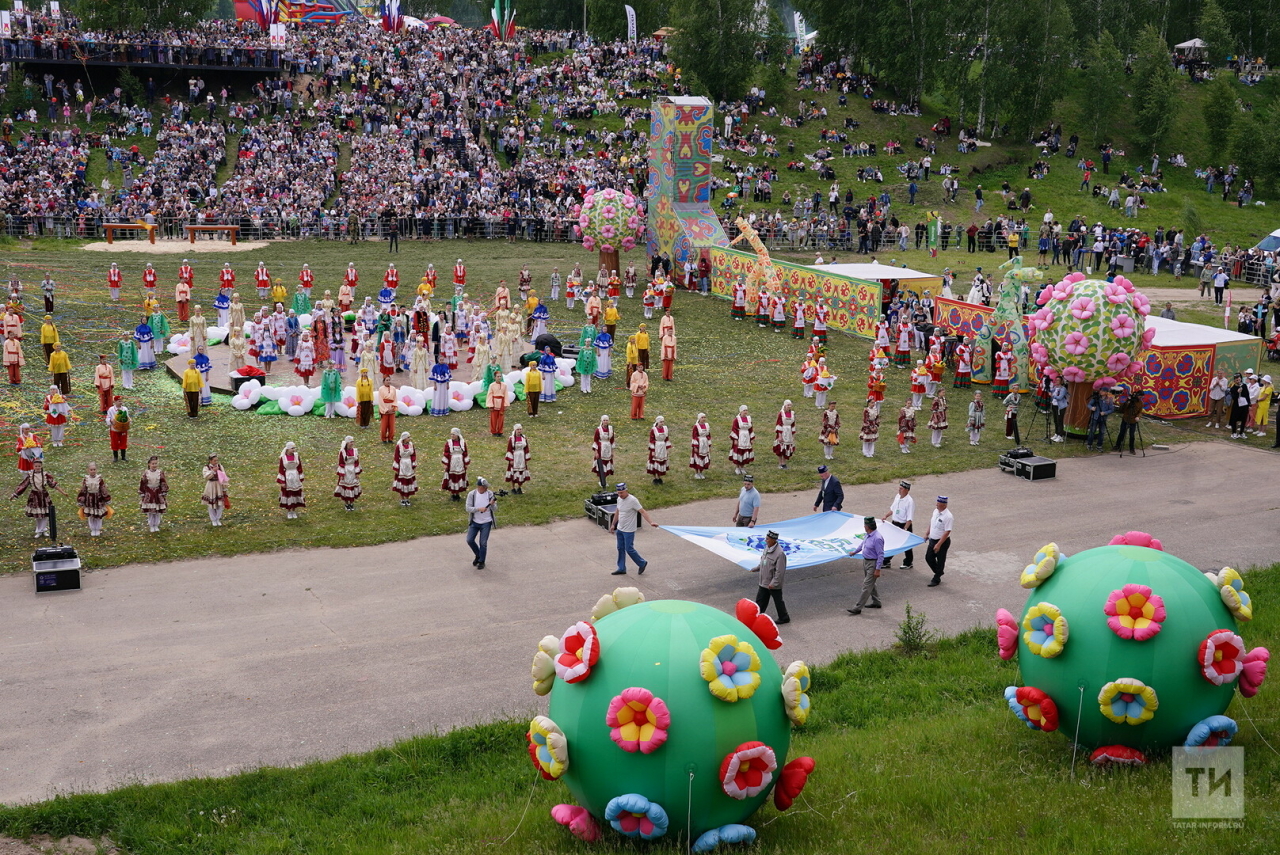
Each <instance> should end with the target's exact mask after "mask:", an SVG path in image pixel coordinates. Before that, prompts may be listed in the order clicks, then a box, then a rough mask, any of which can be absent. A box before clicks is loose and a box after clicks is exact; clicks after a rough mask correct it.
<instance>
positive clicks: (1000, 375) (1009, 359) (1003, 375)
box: [991, 344, 1017, 397]
mask: <svg viewBox="0 0 1280 855" xmlns="http://www.w3.org/2000/svg"><path fill="white" fill-rule="evenodd" d="M999 347H1000V349H999V350H998V351H996V372H995V378H994V379H993V380H992V381H991V393H992V394H993V395H999V396H1001V397H1003V396H1005V395H1007V394H1009V391H1010V389H1011V388H1012V386H1013V381H1014V376H1013V373H1014V369H1013V367H1014V361H1015V360H1016V359H1017V356H1015V355H1014V353H1013V349H1012V348H1010V347H1007V346H1006V345H1003V344H1002V345H1000V346H999Z"/></svg>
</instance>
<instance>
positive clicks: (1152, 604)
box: [1102, 585, 1165, 641]
mask: <svg viewBox="0 0 1280 855" xmlns="http://www.w3.org/2000/svg"><path fill="white" fill-rule="evenodd" d="M1102 611H1103V613H1105V614H1107V615H1109V617H1108V618H1107V626H1109V627H1111V631H1112V632H1114V633H1115V634H1116V635H1118V636H1120V637H1121V638H1124V639H1133V640H1134V641H1146V640H1147V639H1149V638H1154V637H1155V635H1156V633H1158V632H1160V628H1161V625H1162V624H1163V623H1164V618H1165V611H1164V600H1163V599H1161V597H1160V596H1158V595H1157V594H1153V593H1151V589H1150V588H1148V587H1147V586H1146V585H1125V586H1124V587H1123V588H1120V589H1119V590H1116V591H1112V592H1111V596H1109V597H1107V604H1106V605H1105V606H1103V607H1102Z"/></svg>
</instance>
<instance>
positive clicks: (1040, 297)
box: [1036, 288, 1053, 306]
mask: <svg viewBox="0 0 1280 855" xmlns="http://www.w3.org/2000/svg"><path fill="white" fill-rule="evenodd" d="M1051 297H1053V289H1052V288H1041V289H1040V293H1039V294H1037V295H1036V305H1037V306H1043V305H1044V304H1045V303H1047V302H1049V299H1050V298H1051Z"/></svg>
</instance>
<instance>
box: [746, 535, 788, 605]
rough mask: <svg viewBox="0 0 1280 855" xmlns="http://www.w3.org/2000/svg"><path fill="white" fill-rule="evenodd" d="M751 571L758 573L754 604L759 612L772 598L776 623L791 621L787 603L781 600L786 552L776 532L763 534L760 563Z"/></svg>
mask: <svg viewBox="0 0 1280 855" xmlns="http://www.w3.org/2000/svg"><path fill="white" fill-rule="evenodd" d="M751 572H753V573H759V574H760V587H759V589H757V590H756V605H757V606H759V607H760V612H761V613H762V614H763V613H764V611H765V610H766V609H767V608H768V607H769V600H770V599H772V600H773V603H774V605H775V606H777V608H778V620H777V623H778V624H779V625H782V624H784V623H791V616H790V615H788V614H787V604H786V603H784V602H782V578H783V577H784V576H785V575H786V573H787V553H786V552H785V551H784V550H783V549H782V547H781V546H779V545H778V533H777V532H776V531H770V532H769V533H768V534H766V535H765V536H764V551H763V552H761V553H760V564H759V565H758V566H757V567H756V569H755V570H753V571H751Z"/></svg>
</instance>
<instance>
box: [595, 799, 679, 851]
mask: <svg viewBox="0 0 1280 855" xmlns="http://www.w3.org/2000/svg"><path fill="white" fill-rule="evenodd" d="M604 818H605V819H606V820H608V821H609V824H610V825H612V826H613V828H614V830H615V831H617V832H619V833H621V834H625V835H626V836H627V837H642V838H644V839H645V840H653V839H654V838H656V837H661V836H662V835H664V834H666V833H667V826H668V825H669V824H670V821H669V820H668V819H667V812H666V811H665V810H663V809H662V805H660V804H658V803H657V802H651V801H649V800H648V799H646V798H645V797H644V796H642V795H640V794H639V793H627V794H626V795H621V796H618V797H616V798H614V799H611V800H610V801H609V804H608V805H607V806H606V807H605V809H604Z"/></svg>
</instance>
